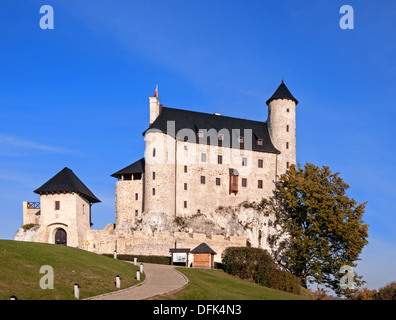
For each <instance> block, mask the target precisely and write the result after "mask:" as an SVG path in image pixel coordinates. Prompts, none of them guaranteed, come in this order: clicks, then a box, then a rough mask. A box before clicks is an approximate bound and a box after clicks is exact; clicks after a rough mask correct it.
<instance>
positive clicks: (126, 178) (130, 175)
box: [122, 173, 132, 180]
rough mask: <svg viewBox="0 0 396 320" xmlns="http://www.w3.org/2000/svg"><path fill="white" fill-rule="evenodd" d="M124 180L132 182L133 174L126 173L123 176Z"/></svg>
mask: <svg viewBox="0 0 396 320" xmlns="http://www.w3.org/2000/svg"><path fill="white" fill-rule="evenodd" d="M122 180H132V174H131V173H125V174H123V175H122Z"/></svg>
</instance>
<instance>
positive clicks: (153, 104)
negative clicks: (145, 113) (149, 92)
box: [149, 97, 162, 125]
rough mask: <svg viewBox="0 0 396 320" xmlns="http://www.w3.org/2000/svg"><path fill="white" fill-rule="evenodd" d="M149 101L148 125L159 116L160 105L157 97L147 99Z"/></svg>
mask: <svg viewBox="0 0 396 320" xmlns="http://www.w3.org/2000/svg"><path fill="white" fill-rule="evenodd" d="M149 100H150V125H151V124H152V123H153V122H154V121H155V119H157V117H158V116H159V115H160V114H161V110H162V105H161V104H160V100H159V99H158V97H149Z"/></svg>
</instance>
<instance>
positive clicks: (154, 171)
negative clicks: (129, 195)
mask: <svg viewBox="0 0 396 320" xmlns="http://www.w3.org/2000/svg"><path fill="white" fill-rule="evenodd" d="M153 180H155V171H153Z"/></svg>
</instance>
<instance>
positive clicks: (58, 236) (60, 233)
mask: <svg viewBox="0 0 396 320" xmlns="http://www.w3.org/2000/svg"><path fill="white" fill-rule="evenodd" d="M55 244H62V245H65V246H66V245H67V233H66V231H65V230H64V229H58V230H56V233H55Z"/></svg>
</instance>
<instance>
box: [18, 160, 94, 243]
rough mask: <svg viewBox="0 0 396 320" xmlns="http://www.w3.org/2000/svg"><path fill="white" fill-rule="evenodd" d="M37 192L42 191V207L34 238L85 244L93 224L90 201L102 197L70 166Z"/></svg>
mask: <svg viewBox="0 0 396 320" xmlns="http://www.w3.org/2000/svg"><path fill="white" fill-rule="evenodd" d="M34 192H35V193H37V194H39V195H40V207H41V210H40V218H39V220H38V222H39V226H40V229H41V231H40V232H39V233H38V235H37V238H36V240H35V241H37V242H47V243H53V244H64V245H68V246H72V247H79V248H84V243H85V241H86V236H87V231H88V230H89V229H90V228H91V225H92V224H91V205H92V204H93V203H97V202H100V200H99V199H98V198H96V196H95V195H94V194H93V193H92V192H91V191H90V190H89V189H88V188H87V187H86V186H85V185H84V183H82V181H81V180H80V179H79V178H78V177H77V176H76V175H75V174H74V172H73V171H72V170H70V169H69V168H64V169H63V170H62V171H60V172H59V173H58V174H56V175H55V176H54V177H53V178H51V179H50V180H49V181H47V182H46V183H45V184H43V185H42V186H41V187H40V188H38V189H37V190H35V191H34ZM24 220H25V219H24Z"/></svg>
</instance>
